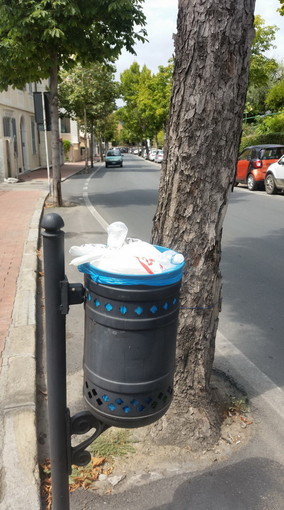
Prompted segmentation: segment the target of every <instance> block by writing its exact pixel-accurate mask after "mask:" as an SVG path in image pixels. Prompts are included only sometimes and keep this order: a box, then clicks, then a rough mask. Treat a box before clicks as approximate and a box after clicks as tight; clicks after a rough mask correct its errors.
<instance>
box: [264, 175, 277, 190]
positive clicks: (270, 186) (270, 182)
mask: <svg viewBox="0 0 284 510" xmlns="http://www.w3.org/2000/svg"><path fill="white" fill-rule="evenodd" d="M264 186H265V191H266V193H268V195H274V194H275V193H276V192H277V188H276V186H275V181H274V177H273V175H272V174H268V175H267V176H266V178H265V181H264Z"/></svg>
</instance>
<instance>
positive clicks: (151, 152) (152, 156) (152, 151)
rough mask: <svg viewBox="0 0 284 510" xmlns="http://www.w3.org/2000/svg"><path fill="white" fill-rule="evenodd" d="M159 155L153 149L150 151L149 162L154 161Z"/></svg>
mask: <svg viewBox="0 0 284 510" xmlns="http://www.w3.org/2000/svg"><path fill="white" fill-rule="evenodd" d="M156 154H157V149H151V150H150V151H149V161H154V160H155V156H156Z"/></svg>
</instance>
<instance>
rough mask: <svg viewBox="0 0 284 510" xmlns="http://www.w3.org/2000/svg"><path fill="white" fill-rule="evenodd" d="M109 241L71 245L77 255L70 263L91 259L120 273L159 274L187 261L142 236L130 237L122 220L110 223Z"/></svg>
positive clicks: (100, 265)
mask: <svg viewBox="0 0 284 510" xmlns="http://www.w3.org/2000/svg"><path fill="white" fill-rule="evenodd" d="M107 231H108V238H107V244H106V245H104V244H84V245H82V246H72V247H71V248H70V250H69V253H70V254H71V255H73V256H75V258H74V259H73V260H72V261H71V262H70V264H72V265H75V266H78V265H81V264H85V263H87V262H89V263H90V264H91V265H92V266H95V267H97V268H98V269H101V270H103V271H106V272H109V273H117V274H133V275H136V274H137V275H143V274H145V275H147V274H148V275H149V274H159V273H162V272H163V271H165V270H168V269H171V268H173V267H174V266H175V265H177V264H181V263H182V262H183V261H184V258H183V255H181V254H180V253H177V252H175V251H173V250H166V251H164V252H160V251H159V250H158V249H157V248H155V246H153V245H152V244H149V243H146V242H145V241H141V240H140V239H127V238H126V236H127V232H128V228H127V226H126V225H125V224H124V223H122V222H121V221H116V222H114V223H112V224H111V225H109V227H108V229H107Z"/></svg>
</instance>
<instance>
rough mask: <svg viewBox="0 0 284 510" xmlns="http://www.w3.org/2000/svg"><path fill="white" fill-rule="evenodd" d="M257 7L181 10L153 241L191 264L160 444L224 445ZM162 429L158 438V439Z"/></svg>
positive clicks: (220, 0)
mask: <svg viewBox="0 0 284 510" xmlns="http://www.w3.org/2000/svg"><path fill="white" fill-rule="evenodd" d="M254 3H255V2H254V0H239V1H238V2H236V0H191V1H190V2H189V1H188V0H179V11H178V22H177V35H176V38H175V53H176V57H175V68H174V79H173V90H172V97H171V106H170V116H169V123H168V126H167V132H166V140H165V152H164V163H163V164H162V171H161V182H160V193H159V202H158V207H157V211H156V215H155V218H154V224H153V231H152V240H153V242H154V243H155V244H159V245H163V246H167V247H170V248H173V249H176V250H177V251H180V252H181V253H183V254H184V256H185V259H186V266H185V272H184V277H183V283H182V290H181V311H180V318H179V328H178V342H177V368H176V376H175V398H174V403H173V405H172V407H171V409H170V411H169V412H168V413H167V415H166V416H165V417H164V418H163V419H162V420H160V422H158V423H157V424H156V426H155V427H154V429H155V430H154V431H153V430H152V432H153V437H157V438H158V439H159V440H161V441H167V442H169V443H173V442H174V443H179V444H184V443H187V444H190V445H191V446H192V447H193V448H199V447H202V448H203V447H204V446H205V445H209V444H212V443H213V442H215V441H216V440H217V439H218V437H219V427H220V420H219V417H218V413H217V410H216V406H215V405H214V404H213V402H212V399H211V395H210V388H209V383H210V375H211V370H212V365H213V360H214V351H215V336H216V330H217V325H218V314H219V311H220V309H221V275H220V269H219V264H220V258H221V235H222V225H223V220H224V217H225V212H226V208H227V204H228V199H229V194H230V190H231V184H232V180H233V177H234V172H235V165H236V160H237V155H238V148H239V141H240V136H241V126H242V116H243V109H244V104H245V97H246V90H247V83H248V68H249V57H250V47H251V43H252V38H253V12H254ZM157 429H158V432H159V433H158V434H157Z"/></svg>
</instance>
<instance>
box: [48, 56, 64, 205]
mask: <svg viewBox="0 0 284 510" xmlns="http://www.w3.org/2000/svg"><path fill="white" fill-rule="evenodd" d="M50 95H51V161H52V198H53V203H54V205H57V206H58V207H62V205H63V202H62V193H61V170H60V154H59V114H58V66H57V59H56V56H55V57H54V66H53V67H52V68H51V70H50Z"/></svg>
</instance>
